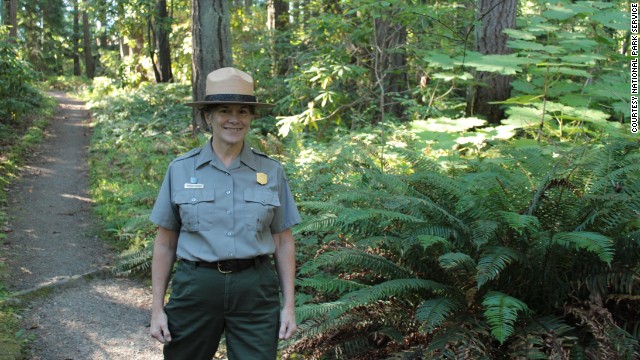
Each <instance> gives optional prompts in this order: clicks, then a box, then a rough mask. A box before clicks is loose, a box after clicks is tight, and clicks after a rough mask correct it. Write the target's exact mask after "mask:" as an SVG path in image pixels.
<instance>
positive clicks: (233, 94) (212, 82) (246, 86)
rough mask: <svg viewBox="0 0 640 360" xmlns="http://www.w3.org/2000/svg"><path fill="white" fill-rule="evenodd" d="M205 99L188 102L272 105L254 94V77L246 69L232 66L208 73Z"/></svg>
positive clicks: (190, 104)
mask: <svg viewBox="0 0 640 360" xmlns="http://www.w3.org/2000/svg"><path fill="white" fill-rule="evenodd" d="M205 92H206V94H205V97H204V100H201V101H194V102H189V103H186V104H185V105H187V106H191V107H195V108H199V109H201V108H205V107H207V106H210V105H216V104H246V105H251V106H256V107H272V106H274V105H272V104H265V103H260V102H258V101H257V99H256V97H255V95H254V94H253V78H252V77H251V75H249V74H247V73H246V72H244V71H241V70H238V69H236V68H232V67H225V68H220V69H218V70H215V71H212V72H210V73H209V75H207V87H206V91H205Z"/></svg>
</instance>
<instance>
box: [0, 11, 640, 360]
mask: <svg viewBox="0 0 640 360" xmlns="http://www.w3.org/2000/svg"><path fill="white" fill-rule="evenodd" d="M628 6H629V4H628V3H627V2H623V1H568V0H550V1H541V0H530V1H524V0H522V1H516V0H476V1H471V0H468V1H467V0H464V1H460V2H457V1H450V0H429V1H409V0H385V1H380V0H343V1H335V0H294V1H281V0H268V1H266V2H261V1H252V0H244V1H243V2H240V1H232V2H229V1H224V0H208V1H205V0H191V1H190V2H189V1H186V0H109V1H95V0H28V1H25V0H5V1H3V2H2V7H1V9H2V12H1V14H2V23H3V24H4V26H3V27H1V28H0V36H1V40H0V121H1V122H0V145H2V155H0V165H1V166H0V171H1V172H2V174H3V178H2V182H3V183H4V184H7V183H9V182H10V181H11V179H12V178H13V176H14V175H12V174H14V173H15V168H16V167H17V166H18V163H19V161H18V160H17V159H19V158H20V157H19V156H17V155H15V154H20V153H24V149H23V148H22V147H21V143H23V142H24V141H27V140H28V139H30V137H28V136H27V135H24V134H29V131H31V130H30V129H33V126H34V121H35V120H36V119H37V118H38V117H39V116H40V115H36V114H40V113H39V112H37V111H41V110H42V109H45V108H46V107H47V105H46V104H50V103H49V102H47V101H44V100H43V99H44V98H45V97H46V96H45V95H44V93H43V91H42V90H43V89H52V88H57V89H64V90H69V91H72V90H73V91H75V92H76V94H77V96H82V97H83V98H85V99H86V100H88V101H90V104H91V106H92V112H93V117H94V123H95V127H94V137H93V145H92V148H91V167H92V170H91V171H92V187H93V189H92V192H93V197H94V200H95V201H96V212H97V214H98V215H99V216H100V218H101V219H102V220H103V221H104V224H105V226H104V233H105V237H108V238H110V239H112V242H113V244H114V245H115V246H116V247H117V248H118V249H120V250H122V251H123V255H122V256H121V259H120V265H119V267H118V271H120V272H121V273H131V272H138V273H140V272H142V273H144V272H145V271H148V266H149V257H150V246H151V244H152V241H153V234H154V229H153V227H152V225H151V224H150V223H149V221H148V215H149V211H150V208H151V206H152V204H153V201H154V199H155V195H156V193H157V189H158V186H159V184H160V182H161V179H162V175H163V174H164V171H165V169H166V166H167V164H168V162H169V161H170V159H172V158H173V157H175V156H176V155H177V154H180V153H183V152H185V151H187V150H189V149H190V148H193V147H195V146H198V145H199V144H201V143H203V141H204V138H205V136H206V135H203V134H202V133H199V132H198V128H199V119H198V117H197V114H195V113H192V112H191V110H190V109H189V108H187V107H185V106H183V105H182V104H183V103H185V102H187V101H190V100H191V99H192V98H198V97H199V96H202V94H203V91H202V87H203V79H204V76H206V74H207V73H208V72H209V71H211V70H213V69H215V68H219V67H222V66H235V67H238V68H241V69H244V70H246V71H247V72H249V73H251V74H252V75H253V76H254V79H255V81H256V88H257V91H258V93H257V96H258V99H259V100H260V101H262V102H270V103H274V104H276V107H275V109H274V110H273V112H271V113H269V114H266V113H265V114H261V115H262V117H261V118H260V119H258V120H256V121H255V122H254V125H253V131H252V133H251V134H250V142H251V145H252V146H254V147H258V148H260V149H262V150H263V151H265V152H267V153H268V154H270V155H272V156H274V157H276V158H278V159H279V160H280V161H281V162H282V163H283V164H284V165H285V168H286V169H287V174H288V177H289V181H290V183H291V186H292V188H293V190H294V193H295V196H296V198H297V200H298V203H299V206H300V209H301V210H302V212H303V215H304V222H303V224H301V225H300V226H298V227H297V228H296V229H295V231H296V237H297V239H298V249H297V250H298V254H297V260H298V263H299V264H298V265H299V273H298V276H297V287H298V295H297V298H296V301H297V306H298V307H297V316H298V321H299V323H300V330H299V332H298V335H297V336H296V337H295V338H294V339H292V340H291V341H289V342H287V343H283V344H282V349H281V356H282V357H283V358H287V357H290V358H303V359H371V358H389V359H434V358H443V359H444V358H446V359H516V358H517V359H549V358H551V359H605V358H611V359H637V358H639V357H640V345H639V339H640V312H639V310H638V309H640V306H639V304H638V301H639V300H640V290H639V285H640V281H639V275H640V263H639V262H638V259H640V181H639V179H640V152H639V151H638V145H639V137H638V135H637V134H634V133H632V131H631V128H630V104H629V101H630V99H629V89H630V86H629V84H630V78H629V67H628V59H629V56H628V55H629V50H630V47H631V45H632V44H631V42H630V32H629V29H630V18H629V14H628V13H629V9H628ZM45 113H46V111H45ZM12 139H13V141H11V140H12ZM15 139H19V140H18V141H15ZM25 139H26V140H25ZM4 184H3V186H4ZM0 220H1V219H0ZM1 236H2V234H1V233H0V237H1Z"/></svg>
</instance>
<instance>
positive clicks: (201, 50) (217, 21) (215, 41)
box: [191, 0, 233, 131]
mask: <svg viewBox="0 0 640 360" xmlns="http://www.w3.org/2000/svg"><path fill="white" fill-rule="evenodd" d="M229 4H230V3H229V1H227V0H191V36H192V41H193V53H192V58H191V59H192V61H191V68H192V79H191V89H192V96H193V100H194V101H199V100H202V99H203V97H204V94H205V87H206V81H207V75H208V74H209V73H210V72H211V71H213V70H216V69H219V68H222V67H226V66H231V65H233V57H232V55H233V54H232V52H231V12H230V9H229ZM201 124H203V119H202V116H201V114H200V111H198V110H195V109H194V111H193V120H192V125H193V130H194V131H196V130H197V129H198V128H199V127H200V126H201Z"/></svg>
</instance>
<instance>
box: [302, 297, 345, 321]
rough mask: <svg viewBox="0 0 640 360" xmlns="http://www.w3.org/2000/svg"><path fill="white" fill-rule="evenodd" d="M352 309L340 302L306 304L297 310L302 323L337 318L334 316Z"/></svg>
mask: <svg viewBox="0 0 640 360" xmlns="http://www.w3.org/2000/svg"><path fill="white" fill-rule="evenodd" d="M349 308H350V304H349V303H347V302H345V301H342V300H339V301H332V302H325V303H319V304H304V305H301V306H298V307H297V308H296V319H298V321H299V322H300V323H304V322H305V321H306V320H309V319H315V320H314V321H318V319H328V318H335V317H336V316H332V314H342V313H344V312H345V311H347V310H348V309H349Z"/></svg>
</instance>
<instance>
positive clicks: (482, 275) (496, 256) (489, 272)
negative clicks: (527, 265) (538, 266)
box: [476, 247, 520, 288]
mask: <svg viewBox="0 0 640 360" xmlns="http://www.w3.org/2000/svg"><path fill="white" fill-rule="evenodd" d="M519 258H520V254H518V253H517V252H516V251H515V250H514V249H512V248H508V247H489V248H487V249H486V250H485V251H484V253H483V254H482V257H481V258H480V259H479V260H478V266H477V270H478V272H477V275H476V276H477V283H478V288H480V287H482V285H484V284H486V283H487V281H490V280H493V279H495V278H497V277H498V276H499V275H500V272H501V271H502V270H504V269H505V268H506V267H507V265H509V264H511V263H513V262H516V261H518V259H519Z"/></svg>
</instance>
